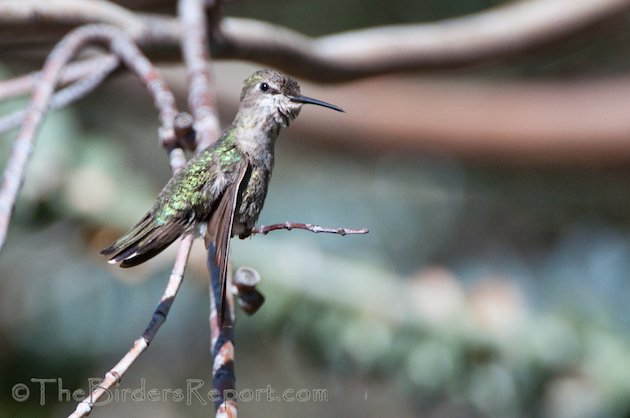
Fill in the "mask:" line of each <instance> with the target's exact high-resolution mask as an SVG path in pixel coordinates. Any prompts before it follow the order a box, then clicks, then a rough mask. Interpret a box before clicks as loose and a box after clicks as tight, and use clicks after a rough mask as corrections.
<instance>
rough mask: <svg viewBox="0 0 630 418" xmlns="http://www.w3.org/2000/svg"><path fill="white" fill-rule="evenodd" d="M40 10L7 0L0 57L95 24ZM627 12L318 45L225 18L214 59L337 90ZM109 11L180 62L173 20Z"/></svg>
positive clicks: (404, 28) (536, 2)
mask: <svg viewBox="0 0 630 418" xmlns="http://www.w3.org/2000/svg"><path fill="white" fill-rule="evenodd" d="M35 3H37V4H38V5H37V6H35ZM39 3H41V2H38V1H35V0H30V1H28V2H24V1H23V0H10V1H7V2H4V3H3V4H2V6H3V8H2V9H1V11H2V13H0V23H10V24H11V25H9V26H8V28H7V29H6V30H3V29H2V28H0V39H2V41H0V47H1V48H0V49H2V50H4V51H5V52H4V53H5V54H6V53H9V52H10V51H11V50H12V49H13V50H15V49H16V48H17V49H19V51H20V53H23V52H24V50H25V49H26V48H28V47H31V48H35V47H41V46H42V43H43V44H44V46H45V45H47V44H48V43H49V42H50V37H47V38H46V39H45V40H44V39H41V38H40V39H32V34H33V33H34V32H33V30H34V29H35V26H36V28H37V31H38V32H39V33H42V31H45V30H46V25H45V24H46V23H54V24H53V25H52V27H51V28H50V31H47V32H46V33H47V35H51V34H52V33H54V29H56V30H57V32H59V30H60V27H59V25H62V26H61V29H63V28H64V27H65V28H68V27H71V26H72V25H76V24H80V23H82V22H83V23H85V22H93V21H94V20H96V19H99V18H98V15H97V14H92V13H91V12H90V10H91V8H92V7H93V5H92V4H91V3H94V2H81V1H77V0H57V1H56V2H55V3H56V4H58V5H59V7H62V6H61V5H63V7H64V8H80V9H81V10H82V12H76V13H74V14H73V15H72V16H73V20H72V21H71V22H68V19H66V18H64V17H61V16H60V14H59V13H58V11H57V9H55V8H51V7H43V6H40V5H39ZM43 3H46V2H43ZM98 3H107V2H104V1H99V2H98ZM29 6H30V7H33V8H35V7H37V11H38V14H37V15H36V17H37V19H35V18H29V16H33V14H32V12H31V13H29V12H28V11H24V9H25V8H27V7H29ZM628 7H630V0H579V1H577V0H525V1H518V2H514V3H509V4H507V5H504V6H500V7H497V8H494V9H490V10H488V11H484V12H481V13H477V14H472V15H467V16H463V17H459V18H454V19H448V20H444V21H440V22H434V23H424V24H413V25H396V26H383V27H379V28H374V29H365V30H357V31H351V32H346V33H340V34H336V35H330V36H324V37H321V38H316V39H312V38H308V37H306V36H304V35H302V34H300V33H298V32H295V31H292V30H290V29H287V28H284V27H282V26H278V25H273V24H270V23H265V22H260V21H256V20H251V19H240V18H224V19H222V20H221V22H220V24H219V28H218V32H219V34H220V35H221V36H217V37H215V38H214V39H212V54H213V56H214V57H215V58H226V59H242V60H248V61H255V62H258V63H260V64H264V65H270V66H274V67H277V68H279V69H281V70H284V71H286V72H288V73H290V74H293V75H296V76H299V77H303V78H307V79H310V80H314V81H318V82H338V81H344V80H351V79H357V78H362V77H368V76H372V75H377V74H390V73H396V72H401V71H419V70H430V69H437V68H446V67H455V66H461V65H466V64H473V63H478V62H482V61H486V60H488V59H490V58H496V57H500V56H505V55H507V54H513V53H516V52H520V51H523V50H526V49H529V48H534V47H537V46H541V45H545V44H548V43H549V42H551V41H554V40H557V39H559V38H561V37H565V36H569V35H571V34H573V33H577V32H579V31H581V30H582V29H584V28H585V27H587V26H589V25H592V24H594V23H597V22H600V21H603V20H605V19H607V18H610V17H613V16H616V15H617V14H618V13H619V12H621V11H623V10H625V9H627V8H628ZM114 10H115V11H116V12H115V13H113V14H112V13H111V12H110V14H109V15H106V18H104V19H103V20H106V21H107V22H109V23H112V22H113V21H119V22H121V27H122V28H124V29H126V30H128V31H129V32H130V34H131V35H132V36H133V37H134V39H135V40H136V41H137V42H138V43H139V44H140V45H142V46H143V47H144V48H146V49H147V54H148V55H149V57H151V58H157V59H160V60H171V61H172V60H178V59H179V56H180V55H179V51H178V47H179V43H180V37H181V27H180V26H179V24H178V23H177V21H176V20H175V19H173V18H170V17H167V16H161V15H157V16H156V15H142V14H136V15H135V16H136V18H135V19H131V18H130V16H129V15H128V13H127V12H126V11H125V9H122V10H121V9H120V8H118V9H111V11H112V12H113V11H114ZM16 16H17V17H16ZM82 17H84V18H85V19H84V20H83V21H81V18H82ZM127 20H129V21H128V22H127ZM123 21H124V22H123ZM42 22H43V23H44V25H42ZM139 22H142V25H143V26H138V24H139ZM64 25H65V26H64ZM42 26H43V27H42ZM0 57H2V55H1V54H0Z"/></svg>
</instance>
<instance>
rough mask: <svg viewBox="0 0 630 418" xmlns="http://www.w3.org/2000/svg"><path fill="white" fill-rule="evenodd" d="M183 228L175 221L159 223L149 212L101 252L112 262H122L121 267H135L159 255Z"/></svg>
mask: <svg viewBox="0 0 630 418" xmlns="http://www.w3.org/2000/svg"><path fill="white" fill-rule="evenodd" d="M183 230H184V226H183V225H182V224H179V223H175V222H170V223H166V224H162V225H158V224H157V223H155V221H154V220H153V218H152V217H151V216H150V214H147V215H146V216H145V217H144V218H143V219H142V220H141V221H140V222H138V224H136V226H134V227H133V228H132V229H131V231H129V232H128V233H127V234H125V235H124V236H122V237H121V238H120V239H118V240H117V241H116V242H114V243H113V244H112V245H111V246H109V247H107V248H105V249H103V250H102V251H101V254H103V255H106V256H108V257H110V260H109V262H110V263H120V267H133V266H136V265H138V264H141V263H143V262H145V261H147V260H148V259H150V258H153V257H155V256H156V255H158V254H159V253H160V252H162V251H163V250H164V249H165V248H166V247H168V246H169V245H170V244H171V243H173V241H175V240H176V239H177V237H179V236H180V235H181V234H182V232H183Z"/></svg>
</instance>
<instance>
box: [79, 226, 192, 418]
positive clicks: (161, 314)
mask: <svg viewBox="0 0 630 418" xmlns="http://www.w3.org/2000/svg"><path fill="white" fill-rule="evenodd" d="M192 242H193V237H192V235H186V236H185V237H184V238H183V239H182V242H181V245H180V247H179V252H178V253H177V258H176V260H175V265H174V266H173V270H172V272H171V276H170V278H169V281H168V284H167V285H166V289H165V290H164V293H163V295H162V298H161V299H160V303H159V304H158V306H157V307H156V308H155V311H154V312H153V316H152V317H151V321H150V322H149V325H147V328H146V329H145V331H144V332H143V333H142V336H141V337H140V338H138V339H137V340H136V341H135V342H134V343H133V346H132V347H131V349H130V350H129V352H127V354H126V355H125V356H124V357H123V358H122V359H121V360H120V361H119V362H118V364H116V366H114V367H113V368H112V369H111V370H110V371H109V372H107V374H106V375H105V379H103V382H102V383H101V384H100V385H99V386H98V387H97V388H96V389H95V390H94V391H93V392H92V393H90V395H89V396H88V397H87V398H85V399H84V400H83V401H81V402H80V403H79V404H78V405H77V408H76V410H75V411H74V412H73V413H72V414H71V415H69V418H79V417H84V416H87V415H88V414H89V413H90V412H91V411H92V408H93V407H94V404H95V403H96V402H97V401H98V400H99V399H100V397H101V396H103V394H104V393H106V392H107V391H108V390H109V389H111V388H112V387H114V386H115V385H116V384H118V382H120V379H121V378H122V376H123V375H124V374H125V373H126V372H127V370H128V369H129V367H130V366H131V365H132V364H133V363H134V361H136V359H137V358H138V357H140V355H141V354H142V353H144V351H145V350H146V349H147V348H148V347H149V344H151V341H153V338H154V337H155V334H157V332H158V330H159V329H160V327H161V326H162V324H164V322H165V321H166V318H167V316H168V313H169V311H170V309H171V305H172V304H173V301H174V300H175V296H177V292H178V291H179V288H180V286H181V284H182V280H183V279H184V271H185V270H186V264H188V255H189V254H190V249H191V247H192Z"/></svg>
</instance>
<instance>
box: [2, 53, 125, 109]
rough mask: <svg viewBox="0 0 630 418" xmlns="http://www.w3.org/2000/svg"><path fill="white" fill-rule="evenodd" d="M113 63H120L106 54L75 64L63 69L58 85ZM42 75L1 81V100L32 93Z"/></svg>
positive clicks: (85, 76)
mask: <svg viewBox="0 0 630 418" xmlns="http://www.w3.org/2000/svg"><path fill="white" fill-rule="evenodd" d="M112 61H118V59H117V58H116V57H114V56H113V55H107V54H104V55H99V56H96V57H93V58H90V59H86V60H83V61H78V62H73V63H72V64H68V65H67V66H65V67H64V68H63V70H62V71H61V74H60V75H59V79H58V80H57V83H58V85H60V86H64V85H66V84H69V83H73V82H75V81H77V80H80V79H83V78H87V77H90V76H92V75H93V74H94V73H96V72H97V71H98V70H100V69H101V68H103V67H108V66H109V65H111V64H110V63H111V62H112ZM41 75H42V74H41V71H34V72H32V73H29V74H25V75H21V76H19V77H14V78H11V79H9V80H2V81H0V100H6V99H9V98H12V97H16V96H21V95H25V94H27V93H30V92H31V90H32V89H33V87H34V86H35V83H37V82H38V80H39V79H40V77H41Z"/></svg>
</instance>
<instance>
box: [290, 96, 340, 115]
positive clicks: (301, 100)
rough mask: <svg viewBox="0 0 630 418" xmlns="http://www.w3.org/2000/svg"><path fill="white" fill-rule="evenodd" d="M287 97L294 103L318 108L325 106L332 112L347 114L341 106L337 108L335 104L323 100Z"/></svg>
mask: <svg viewBox="0 0 630 418" xmlns="http://www.w3.org/2000/svg"><path fill="white" fill-rule="evenodd" d="M287 97H288V98H289V99H291V100H293V101H294V102H298V103H305V104H314V105H317V106H323V107H327V108H329V109H332V110H336V111H337V112H345V111H344V110H343V109H342V108H340V107H339V106H335V105H334V104H330V103H326V102H322V101H321V100H317V99H313V98H312V97H306V96H287Z"/></svg>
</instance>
